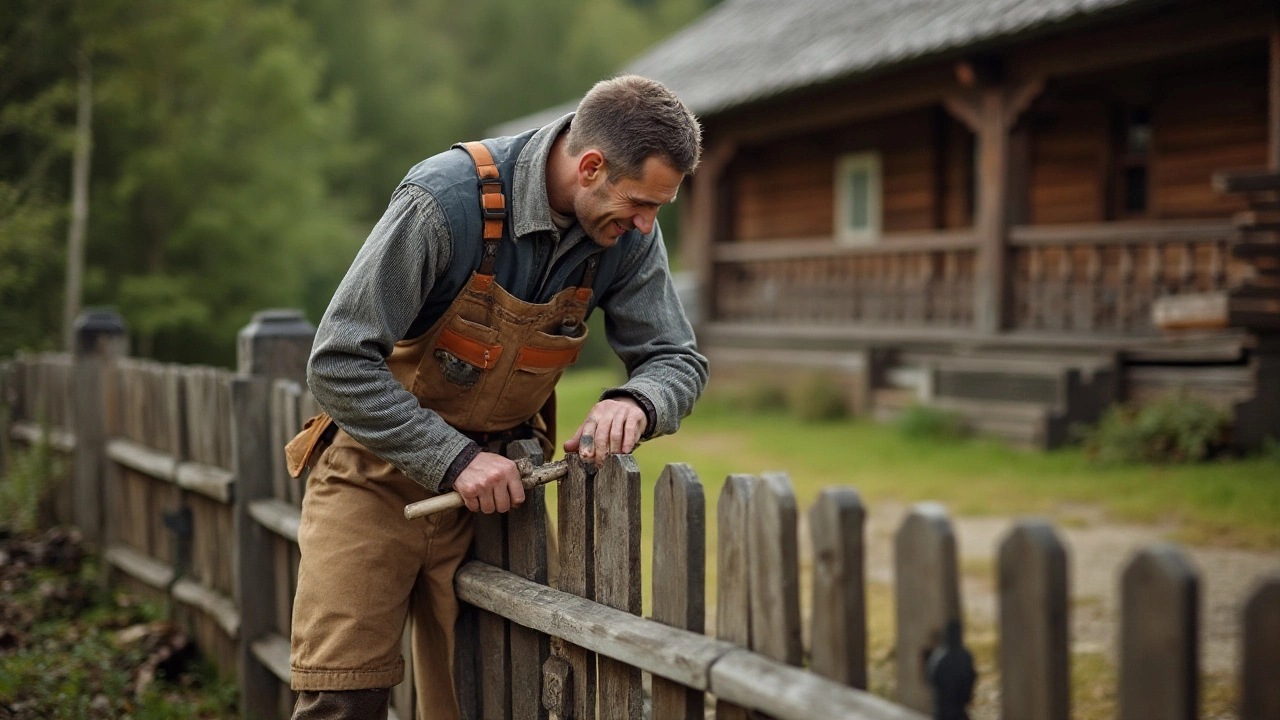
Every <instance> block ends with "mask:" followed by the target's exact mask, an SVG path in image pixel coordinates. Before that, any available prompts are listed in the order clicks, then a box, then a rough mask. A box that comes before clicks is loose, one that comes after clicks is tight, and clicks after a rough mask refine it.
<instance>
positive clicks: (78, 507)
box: [71, 310, 129, 543]
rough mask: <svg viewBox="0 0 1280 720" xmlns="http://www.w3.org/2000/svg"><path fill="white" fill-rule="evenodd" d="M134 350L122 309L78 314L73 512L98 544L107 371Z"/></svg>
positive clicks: (87, 537) (88, 537)
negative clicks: (117, 311) (130, 342)
mask: <svg viewBox="0 0 1280 720" xmlns="http://www.w3.org/2000/svg"><path fill="white" fill-rule="evenodd" d="M128 352H129V335H128V331H127V330H126V329H125V324H124V319H123V318H121V317H120V315H119V314H118V313H115V312H113V311H110V310H88V311H85V312H82V313H80V316H79V317H77V318H76V321H75V358H74V363H75V367H74V368H73V372H74V373H75V375H74V379H73V382H74V387H75V397H74V398H73V400H72V402H73V405H74V408H73V414H72V418H71V431H72V432H74V433H75V437H76V447H75V459H74V461H73V462H72V469H71V502H72V513H71V517H72V521H73V522H74V523H75V524H76V526H77V527H79V528H80V533H81V535H82V536H83V537H84V539H85V540H87V541H89V542H92V543H101V542H102V541H103V540H104V539H105V537H104V533H103V527H104V526H103V508H104V503H103V475H104V474H105V467H106V457H105V452H106V441H107V437H106V422H105V420H106V417H105V416H106V409H105V408H106V405H105V396H104V385H105V382H106V374H107V369H108V368H109V367H110V365H111V363H112V362H113V361H115V359H116V358H120V357H124V356H125V355H127V354H128Z"/></svg>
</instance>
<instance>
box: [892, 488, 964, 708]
mask: <svg viewBox="0 0 1280 720" xmlns="http://www.w3.org/2000/svg"><path fill="white" fill-rule="evenodd" d="M894 578H895V588H894V595H895V600H896V610H897V615H896V617H897V628H898V639H897V648H896V659H897V676H898V693H897V694H898V702H900V703H902V704H903V705H906V706H907V707H910V708H914V709H916V710H919V711H921V712H929V711H930V710H931V709H932V706H933V697H932V691H931V689H930V686H929V681H928V679H927V678H926V677H925V661H926V660H927V659H928V657H929V653H930V652H931V651H932V650H933V649H934V648H935V647H937V646H938V645H939V644H940V643H941V641H942V639H943V633H944V631H945V630H946V627H947V625H948V623H950V622H952V621H955V622H960V621H961V618H962V615H961V612H960V581H959V574H958V571H957V567H956V538H955V533H954V532H953V531H952V528H951V520H950V519H949V518H948V517H947V511H946V510H945V509H944V508H943V507H942V506H941V505H938V504H937V503H920V504H918V505H916V506H914V507H913V508H912V509H911V512H910V513H909V514H908V515H907V517H906V519H905V520H903V521H902V525H901V526H900V527H899V528H898V534H897V537H895V538H894Z"/></svg>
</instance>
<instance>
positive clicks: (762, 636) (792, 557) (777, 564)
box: [748, 473, 803, 665]
mask: <svg viewBox="0 0 1280 720" xmlns="http://www.w3.org/2000/svg"><path fill="white" fill-rule="evenodd" d="M748 513H749V514H750V516H751V523H750V526H749V531H748V532H749V535H748V547H749V548H750V549H749V550H748V553H749V554H750V557H751V571H750V575H751V649H752V650H755V651H756V652H758V653H761V654H763V655H765V656H766V657H770V658H773V659H774V660H778V661H780V662H785V663H788V664H790V665H799V664H800V661H801V659H802V658H801V656H802V655H803V647H802V645H801V642H800V555H799V548H798V545H797V537H796V496H795V491H793V490H792V489H791V480H790V479H789V478H788V477H787V476H786V475H785V474H784V473H766V474H764V475H761V476H760V482H759V483H758V484H757V485H756V487H755V489H754V490H753V491H752V493H751V500H750V502H749V503H748Z"/></svg>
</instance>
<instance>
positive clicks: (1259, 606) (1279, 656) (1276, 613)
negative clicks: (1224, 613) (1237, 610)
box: [1240, 575, 1280, 720]
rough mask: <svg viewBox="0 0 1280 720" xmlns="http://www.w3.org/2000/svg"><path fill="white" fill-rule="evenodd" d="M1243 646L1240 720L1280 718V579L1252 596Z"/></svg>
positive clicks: (1263, 584)
mask: <svg viewBox="0 0 1280 720" xmlns="http://www.w3.org/2000/svg"><path fill="white" fill-rule="evenodd" d="M1241 645H1242V648H1241V649H1242V651H1243V652H1242V655H1243V658H1242V662H1241V665H1240V667H1241V672H1240V720H1264V718H1277V717H1280V575H1272V576H1271V577H1269V578H1267V579H1265V580H1263V581H1262V582H1261V583H1260V584H1259V585H1258V587H1257V589H1255V590H1254V592H1253V594H1252V595H1250V596H1249V601H1248V602H1247V603H1246V604H1245V607H1244V632H1243V633H1242V634H1241Z"/></svg>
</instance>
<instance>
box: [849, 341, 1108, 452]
mask: <svg viewBox="0 0 1280 720" xmlns="http://www.w3.org/2000/svg"><path fill="white" fill-rule="evenodd" d="M1118 378H1119V362H1118V359H1117V358H1116V357H1115V356H1106V355H1076V356H1072V355H1041V354H1029V353H1010V352H990V351H988V352H981V353H971V354H956V355H940V354H937V355H926V354H904V355H902V356H900V357H899V358H898V360H897V362H896V363H894V365H893V366H891V367H890V368H888V369H887V371H886V372H885V373H884V374H883V376H882V378H881V379H880V382H879V387H875V388H873V389H872V398H873V408H874V415H875V417H876V418H877V419H878V420H881V421H892V420H893V419H894V418H896V417H897V416H898V415H899V414H901V412H902V411H904V410H905V409H906V408H907V407H909V406H911V405H913V404H922V405H926V406H929V407H936V408H939V409H944V410H951V411H954V412H957V413H959V414H960V415H961V416H963V417H964V418H965V421H966V423H967V424H968V426H969V427H970V428H971V429H972V430H973V431H974V432H976V433H979V434H983V435H992V436H995V437H1000V438H1003V439H1004V440H1006V441H1007V442H1009V443H1010V444H1011V445H1015V446H1018V447H1025V448H1038V449H1045V448H1052V447H1057V446H1059V445H1062V444H1063V443H1065V442H1067V440H1068V439H1069V432H1070V428H1071V425H1073V424H1075V423H1091V422H1094V421H1096V420H1097V419H1098V417H1099V415H1100V414H1101V413H1102V411H1103V410H1104V409H1105V408H1106V407H1107V406H1108V405H1110V404H1111V403H1112V402H1113V401H1114V400H1115V399H1116V398H1117V397H1118V386H1119V382H1118Z"/></svg>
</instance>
